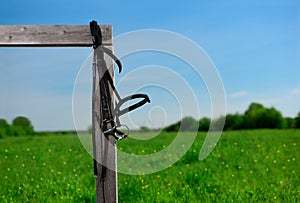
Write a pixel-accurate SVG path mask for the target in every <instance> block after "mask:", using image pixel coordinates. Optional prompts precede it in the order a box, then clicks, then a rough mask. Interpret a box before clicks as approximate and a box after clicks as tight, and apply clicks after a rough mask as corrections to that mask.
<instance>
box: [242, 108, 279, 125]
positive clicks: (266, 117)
mask: <svg viewBox="0 0 300 203" xmlns="http://www.w3.org/2000/svg"><path fill="white" fill-rule="evenodd" d="M284 126H285V122H284V119H283V117H282V114H281V112H279V111H277V110H276V109H275V108H274V107H272V108H265V107H264V106H263V105H261V104H258V103H252V104H250V106H249V108H248V110H247V111H246V112H245V127H246V128H249V129H254V128H279V129H281V128H284Z"/></svg>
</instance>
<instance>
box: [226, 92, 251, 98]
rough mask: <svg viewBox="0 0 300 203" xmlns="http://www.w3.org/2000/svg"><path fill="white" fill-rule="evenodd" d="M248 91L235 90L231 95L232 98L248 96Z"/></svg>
mask: <svg viewBox="0 0 300 203" xmlns="http://www.w3.org/2000/svg"><path fill="white" fill-rule="evenodd" d="M247 94H248V93H247V92H246V91H240V92H234V93H232V94H230V95H229V97H230V98H241V97H244V96H246V95H247Z"/></svg>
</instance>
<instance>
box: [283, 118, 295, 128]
mask: <svg viewBox="0 0 300 203" xmlns="http://www.w3.org/2000/svg"><path fill="white" fill-rule="evenodd" d="M284 119H285V127H286V128H295V127H296V120H295V119H293V118H290V117H287V118H284Z"/></svg>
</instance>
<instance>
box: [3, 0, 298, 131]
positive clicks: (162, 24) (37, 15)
mask: <svg viewBox="0 0 300 203" xmlns="http://www.w3.org/2000/svg"><path fill="white" fill-rule="evenodd" d="M93 19H96V20H98V22H99V23H101V24H112V25H113V31H114V36H118V35H120V34H123V33H126V32H130V31H134V30H139V29H164V30H169V31H172V32H176V33H178V34H181V35H184V36H186V37H188V38H190V39H191V40H193V41H194V42H196V43H197V44H198V45H199V46H201V47H202V48H203V49H204V50H205V51H206V53H207V54H208V55H209V57H210V58H211V59H212V61H213V62H214V63H215V65H216V67H217V69H218V71H219V73H220V76H221V78H222V80H223V84H224V88H225V90H226V96H227V111H228V112H229V113H235V112H240V113H242V112H244V111H245V110H246V108H247V106H248V105H249V104H250V103H251V102H254V101H256V102H260V103H262V104H264V105H265V106H268V107H270V106H274V107H275V108H277V109H278V110H280V111H281V112H282V113H283V115H284V116H291V117H294V116H296V114H297V113H298V112H299V111H300V103H299V101H300V39H299V36H300V3H299V1H296V0H295V1H289V0H279V1H258V0H253V1H218V3H217V1H209V2H208V1H185V2H183V1H169V0H167V1H158V0H153V1H114V0H112V1H94V0H93V1H90V0H87V1H78V2H77V1H69V0H68V1H64V0H60V1H58V0H43V1H32V0H27V1H24V0H10V1H3V2H1V6H0V24H2V25H9V24H49V25H50V24H88V23H89V22H90V21H91V20H93ZM90 53H91V49H89V48H64V49H57V48H45V49H37V48H34V49H33V48H31V49H29V48H22V49H20V48H19V49H17V48H0V92H1V96H0V99H1V100H0V117H2V118H5V119H7V120H8V121H9V122H11V120H12V119H13V118H14V117H16V116H18V115H25V116H28V117H29V118H30V119H31V120H32V122H33V124H34V126H35V127H36V129H37V130H54V129H74V124H73V118H72V92H73V86H74V81H75V79H76V75H77V73H78V72H79V70H80V67H81V65H82V64H83V62H84V61H85V59H86V58H87V57H88V55H89V54H90ZM136 57H137V58H140V56H138V55H137V56H136ZM147 57H148V59H147V60H148V61H150V60H155V59H157V58H159V56H153V55H151V54H150V55H147ZM130 60H135V59H130V58H128V60H124V63H125V65H131V64H132V63H130ZM157 60H158V59H157ZM163 60H164V58H163V57H161V59H160V63H161V64H158V65H168V61H163ZM170 63H171V62H170ZM175 64H177V66H178V65H179V63H175ZM137 65H138V63H136V64H133V67H128V66H125V67H128V68H129V69H130V70H132V68H134V67H137ZM141 65H147V64H141ZM176 68H178V67H176V65H175V66H174V70H176ZM180 74H182V75H183V77H185V75H184V74H185V72H184V71H181V72H180ZM121 76H122V75H121ZM149 77H151V75H150V76H149ZM152 77H155V75H152ZM193 82H195V81H190V84H191V85H193ZM193 88H194V89H197V87H196V86H193ZM151 93H152V94H155V91H154V90H153V91H151ZM150 96H151V95H150ZM152 97H153V98H156V97H158V98H159V96H158V95H152ZM201 102H203V103H205V104H206V103H208V104H209V101H207V98H206V99H203V100H202V101H201ZM162 103H163V102H162ZM207 108H209V107H207ZM208 113H209V112H206V111H203V114H201V116H208V115H207V114H208ZM154 117H155V116H154ZM174 119H175V118H174ZM178 119H179V118H178ZM145 122H146V121H145ZM170 122H171V121H170ZM143 124H145V123H143V122H140V123H138V125H143ZM157 126H159V124H157Z"/></svg>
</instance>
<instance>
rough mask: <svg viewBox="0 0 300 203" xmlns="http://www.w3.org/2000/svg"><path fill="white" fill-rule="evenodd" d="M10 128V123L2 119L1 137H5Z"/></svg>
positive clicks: (0, 122) (0, 120)
mask: <svg viewBox="0 0 300 203" xmlns="http://www.w3.org/2000/svg"><path fill="white" fill-rule="evenodd" d="M8 128H9V124H8V123H7V122H6V120H5V119H0V138H3V137H5V136H6V135H7V130H8Z"/></svg>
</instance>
